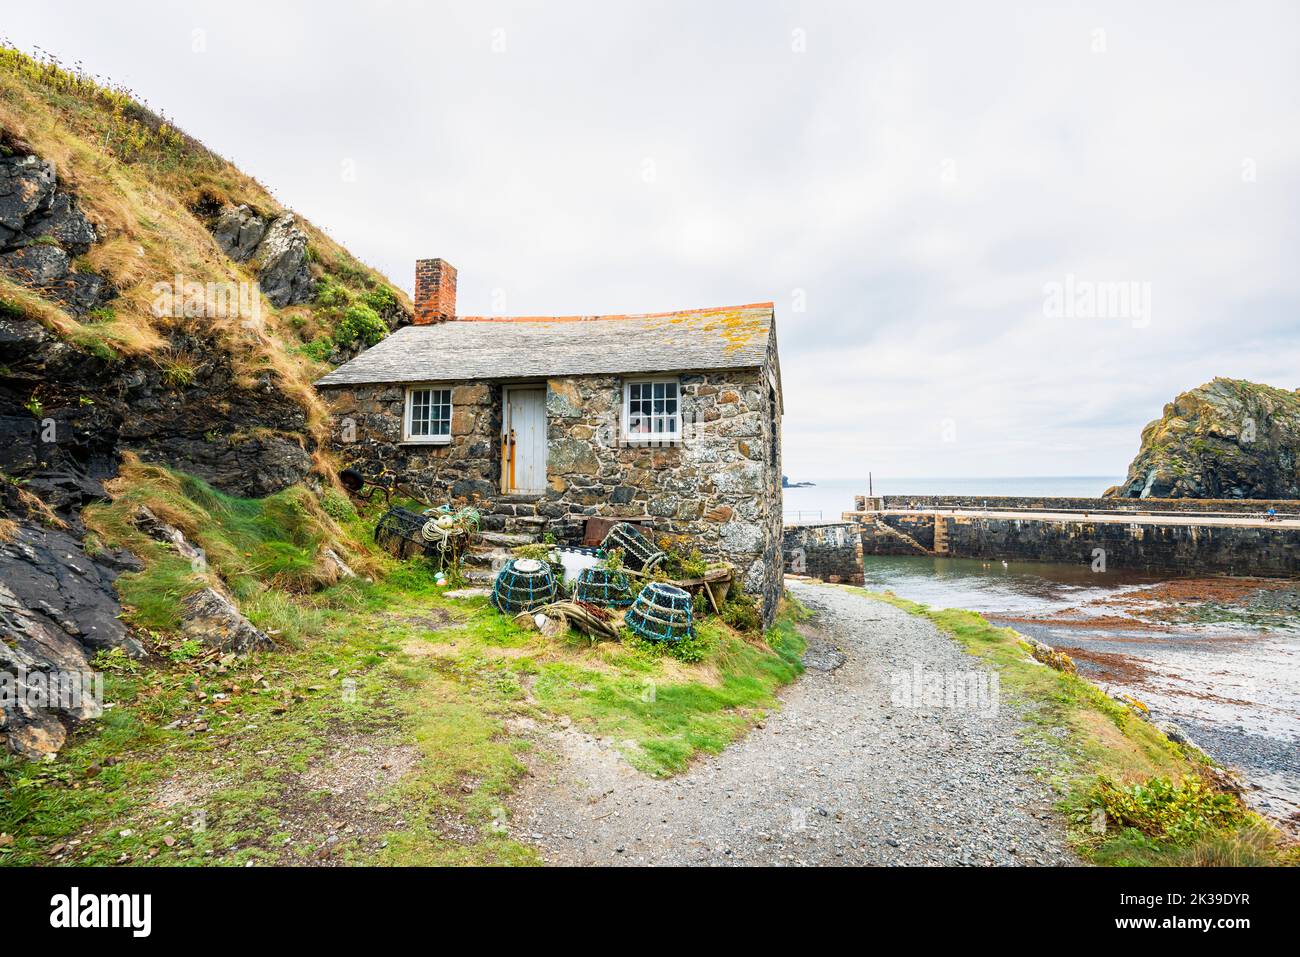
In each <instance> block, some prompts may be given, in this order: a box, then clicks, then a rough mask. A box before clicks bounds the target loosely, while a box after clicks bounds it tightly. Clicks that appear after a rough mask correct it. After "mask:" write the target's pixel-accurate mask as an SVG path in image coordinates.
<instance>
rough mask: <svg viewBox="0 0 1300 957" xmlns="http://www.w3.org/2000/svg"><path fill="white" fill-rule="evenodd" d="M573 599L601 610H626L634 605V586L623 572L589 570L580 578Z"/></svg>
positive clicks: (602, 569) (604, 569)
mask: <svg viewBox="0 0 1300 957" xmlns="http://www.w3.org/2000/svg"><path fill="white" fill-rule="evenodd" d="M573 597H574V599H575V600H576V601H585V602H586V603H587V604H589V605H599V606H600V607H601V608H626V607H627V606H628V605H630V604H632V586H631V585H630V584H628V580H627V576H626V575H624V574H623V573H622V572H615V571H610V570H609V569H608V568H588V569H586V570H585V571H583V572H582V574H580V575H579V576H578V584H577V585H576V586H575V587H574V589H573Z"/></svg>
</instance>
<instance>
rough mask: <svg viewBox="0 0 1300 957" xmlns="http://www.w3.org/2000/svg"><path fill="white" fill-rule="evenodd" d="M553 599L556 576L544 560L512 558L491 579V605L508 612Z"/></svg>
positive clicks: (541, 604)
mask: <svg viewBox="0 0 1300 957" xmlns="http://www.w3.org/2000/svg"><path fill="white" fill-rule="evenodd" d="M554 600H555V576H553V575H552V574H551V566H550V565H547V564H546V563H545V562H539V561H534V560H533V559H531V558H512V559H511V560H510V561H508V562H506V564H505V567H504V568H502V569H501V571H499V572H497V577H496V578H495V579H494V580H493V582H492V605H493V606H494V607H495V608H496V609H497V610H498V611H504V612H506V613H507V614H511V615H516V614H518V613H519V612H521V611H534V610H535V609H538V608H541V607H542V606H543V605H549V604H550V603H551V602H552V601H554Z"/></svg>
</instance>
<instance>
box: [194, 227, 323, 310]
mask: <svg viewBox="0 0 1300 957" xmlns="http://www.w3.org/2000/svg"><path fill="white" fill-rule="evenodd" d="M211 226H212V237H213V238H214V239H215V240H216V241H217V245H218V246H220V247H221V249H222V251H223V252H224V253H225V254H226V255H227V256H229V257H230V258H231V259H233V260H235V262H249V261H252V262H253V263H254V265H255V267H256V270H257V281H258V284H259V285H260V286H261V290H262V294H263V295H264V296H266V298H267V300H268V301H269V302H270V303H271V304H272V305H273V306H276V307H277V308H278V307H282V306H293V305H297V304H298V303H303V302H307V301H309V300H310V299H311V298H312V297H313V296H314V295H315V294H316V284H315V283H314V282H313V281H312V278H311V272H310V271H309V270H308V268H307V234H306V233H304V232H303V231H302V230H301V229H300V228H299V227H298V224H297V220H296V219H295V218H294V215H293V213H281V214H280V215H279V216H276V217H274V218H272V219H266V218H265V217H263V216H261V215H259V214H258V213H257V212H256V211H255V210H254V209H252V207H250V206H246V205H241V206H225V207H223V208H222V209H221V210H220V212H218V213H217V215H216V217H215V219H213V221H212V224H211Z"/></svg>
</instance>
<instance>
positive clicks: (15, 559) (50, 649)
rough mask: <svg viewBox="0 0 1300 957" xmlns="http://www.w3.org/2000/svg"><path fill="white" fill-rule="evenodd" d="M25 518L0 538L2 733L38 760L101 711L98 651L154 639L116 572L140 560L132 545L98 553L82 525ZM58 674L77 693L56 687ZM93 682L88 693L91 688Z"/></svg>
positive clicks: (129, 648) (135, 650) (135, 649)
mask: <svg viewBox="0 0 1300 957" xmlns="http://www.w3.org/2000/svg"><path fill="white" fill-rule="evenodd" d="M76 531H77V529H76V527H75V526H74V527H73V528H70V529H69V530H66V531H64V530H58V529H52V528H42V527H40V526H38V525H35V524H32V523H30V522H27V521H21V522H18V523H16V525H15V526H14V530H13V531H12V533H10V537H8V539H7V540H4V541H0V683H5V684H6V685H7V687H6V688H5V689H3V690H4V691H5V693H4V694H0V741H3V743H4V744H6V745H7V746H8V747H9V748H10V749H11V750H13V751H16V752H17V753H19V754H22V755H23V756H25V757H27V758H31V759H33V760H35V759H37V758H40V757H43V756H44V755H47V754H53V753H55V752H57V751H58V750H59V749H60V748H61V747H62V746H63V743H64V740H65V738H66V735H67V730H68V728H69V727H70V726H72V725H74V724H75V723H76V722H77V721H80V720H84V719H86V718H93V717H97V716H98V715H99V708H100V702H99V701H98V700H97V699H96V698H95V697H94V695H93V693H91V692H92V689H93V688H94V684H95V677H94V674H93V668H92V666H91V663H90V659H91V657H93V655H94V653H95V652H97V651H107V650H110V649H113V648H120V649H121V650H122V651H123V652H125V653H126V654H127V655H129V656H130V657H133V658H139V657H143V655H144V649H143V648H142V647H141V646H140V643H139V642H138V641H136V639H135V638H134V637H132V636H131V634H130V633H129V632H128V631H127V630H126V628H125V627H124V626H123V624H122V622H121V621H120V620H119V618H118V616H119V615H120V614H121V613H122V608H121V606H120V605H119V604H118V601H117V596H116V594H115V593H114V590H113V581H114V580H115V579H116V577H117V575H118V574H119V573H120V572H122V571H130V570H136V569H139V568H140V567H141V566H140V565H139V563H138V562H137V561H136V560H135V559H134V558H133V557H132V556H130V555H129V554H126V553H124V552H117V553H108V554H104V555H98V556H95V557H91V556H89V555H87V554H86V553H85V551H84V550H83V549H82V546H81V542H80V541H79V540H78V538H77V536H76V534H75V532H76ZM51 678H57V679H58V682H57V683H58V684H59V685H61V686H63V687H64V688H65V689H67V688H69V687H75V688H76V690H77V694H75V695H72V696H67V695H63V696H59V695H52V694H49V693H48V692H45V694H46V697H45V698H44V699H42V697H41V695H42V692H41V691H40V689H41V687H42V686H45V687H47V688H48V687H49V686H50V684H51V681H50V679H51ZM83 692H84V693H83Z"/></svg>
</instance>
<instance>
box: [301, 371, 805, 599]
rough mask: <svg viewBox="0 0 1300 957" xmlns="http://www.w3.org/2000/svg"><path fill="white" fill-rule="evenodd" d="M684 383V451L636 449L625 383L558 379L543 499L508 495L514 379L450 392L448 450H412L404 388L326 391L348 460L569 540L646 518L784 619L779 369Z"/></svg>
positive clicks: (606, 378) (549, 389) (695, 377)
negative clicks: (508, 409)
mask: <svg viewBox="0 0 1300 957" xmlns="http://www.w3.org/2000/svg"><path fill="white" fill-rule="evenodd" d="M679 379H680V382H681V412H682V423H683V440H682V441H681V442H680V443H674V444H672V445H647V444H635V443H628V442H625V441H623V440H622V438H621V428H620V421H619V419H620V416H621V413H622V407H623V381H624V379H623V377H620V376H613V375H592V376H579V377H568V378H558V379H551V380H549V381H548V382H547V383H546V414H547V445H548V462H547V479H548V488H547V489H546V491H545V492H544V493H543V494H542V495H540V496H536V497H535V498H532V499H528V498H524V497H521V496H518V495H513V496H509V497H508V498H507V497H505V496H502V494H501V491H500V489H501V454H500V431H501V384H500V383H485V382H459V383H442V385H450V387H451V388H452V426H451V431H452V441H451V443H450V444H448V445H443V446H436V445H413V444H403V443H402V441H401V435H402V414H403V411H404V396H405V392H404V388H403V387H402V386H394V385H377V386H356V387H351V388H340V387H332V388H322V389H321V393H322V395H323V396H324V397H325V399H326V401H327V402H328V403H329V404H330V406H331V409H332V411H333V414H334V418H335V430H334V436H335V441H336V444H337V449H338V452H339V454H340V456H341V457H342V459H343V460H344V461H345V462H348V463H353V462H360V463H361V464H363V466H364V467H366V468H367V469H371V470H373V469H377V468H381V467H387V468H390V469H392V470H393V471H395V472H396V473H398V475H400V476H402V477H403V479H404V480H405V481H410V482H413V483H415V484H417V485H420V486H422V487H425V488H430V489H434V490H436V491H435V493H434V494H435V495H437V494H443V495H446V496H447V497H449V498H464V499H467V500H475V499H477V500H478V501H479V504H480V506H481V507H483V508H485V510H486V511H489V512H495V513H497V515H498V516H499V515H500V514H502V513H508V514H523V515H533V514H536V515H538V516H541V517H543V518H546V519H547V520H548V522H549V528H550V529H551V530H552V531H553V532H554V533H555V534H556V536H557V538H558V539H559V540H561V541H574V540H576V539H577V538H578V537H579V536H580V535H581V531H582V524H583V522H584V521H585V519H586V518H588V517H591V516H608V517H614V518H638V519H644V520H646V521H647V522H648V523H649V524H651V525H652V526H653V527H654V528H655V529H656V531H658V532H659V533H661V534H663V535H669V536H682V540H681V542H680V543H678V547H679V548H681V549H683V550H686V551H689V550H690V549H692V548H699V549H700V551H701V552H702V553H703V554H704V555H705V556H707V557H710V558H718V559H723V560H726V561H729V562H731V563H732V564H733V565H734V566H735V567H736V569H737V572H738V574H739V576H740V577H741V579H742V580H743V582H744V585H745V588H746V590H747V591H749V592H750V593H751V594H753V595H755V596H756V597H759V598H760V599H761V604H762V607H763V609H764V614H765V617H766V620H768V621H770V620H771V616H772V614H773V613H774V611H775V608H776V604H777V602H778V601H779V599H780V595H781V587H782V585H781V580H782V568H781V462H780V431H779V430H780V420H779V416H777V415H774V414H773V413H774V406H773V394H772V390H771V389H770V387H769V385H768V377H767V372H766V370H765V369H736V370H723V371H704V372H688V373H682V374H681V375H680V376H679ZM349 438H350V439H351V441H348V439H349ZM502 499H506V500H505V501H502ZM498 520H499V519H498ZM491 521H492V519H491V518H490V519H489V526H488V527H492V526H491Z"/></svg>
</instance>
